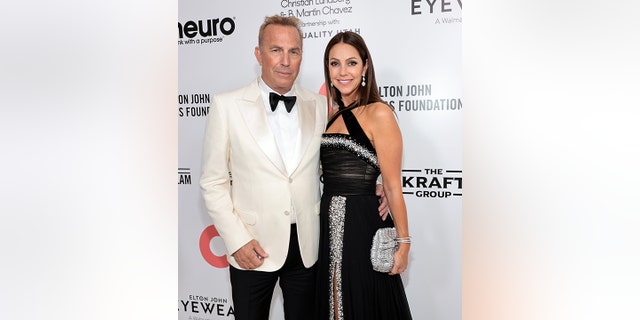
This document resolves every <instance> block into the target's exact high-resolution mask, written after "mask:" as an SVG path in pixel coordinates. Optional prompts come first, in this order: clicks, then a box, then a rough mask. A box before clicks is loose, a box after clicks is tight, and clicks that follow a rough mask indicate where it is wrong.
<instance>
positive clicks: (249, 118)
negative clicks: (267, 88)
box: [238, 82, 288, 176]
mask: <svg viewBox="0 0 640 320" xmlns="http://www.w3.org/2000/svg"><path fill="white" fill-rule="evenodd" d="M238 107H239V108H240V113H241V114H242V117H243V118H244V121H245V123H246V125H247V132H248V133H249V134H250V135H251V136H252V137H253V139H254V140H255V141H256V144H257V145H258V146H259V147H260V149H261V150H262V152H263V153H264V154H265V155H266V156H267V158H269V160H270V161H271V163H273V165H274V166H276V167H277V168H278V170H280V172H281V173H282V174H283V175H285V176H287V175H288V174H287V169H286V168H285V165H284V162H283V161H282V156H281V155H280V151H279V150H278V146H277V144H276V141H275V139H274V138H273V132H272V131H271V127H270V126H269V122H268V120H267V115H266V113H265V109H264V103H263V102H262V96H261V95H260V89H259V88H258V86H257V82H256V84H255V85H252V86H251V87H249V90H247V91H246V92H245V94H244V95H243V97H242V99H241V100H240V103H239V105H238ZM248 160H249V159H248Z"/></svg>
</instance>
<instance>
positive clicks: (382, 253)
mask: <svg viewBox="0 0 640 320" xmlns="http://www.w3.org/2000/svg"><path fill="white" fill-rule="evenodd" d="M397 249H398V242H397V241H396V228H392V227H388V228H380V229H378V231H376V234H375V235H374V236H373V242H372V243H371V264H372V265H373V270H375V271H378V272H385V273H388V272H390V271H391V268H393V254H394V253H395V252H396V250H397Z"/></svg>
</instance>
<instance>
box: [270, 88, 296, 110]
mask: <svg viewBox="0 0 640 320" xmlns="http://www.w3.org/2000/svg"><path fill="white" fill-rule="evenodd" d="M280 100H282V101H284V106H285V108H287V112H291V109H293V105H294V104H296V97H295V96H291V97H285V96H283V95H279V94H277V93H275V92H270V93H269V104H271V111H276V107H278V101H280Z"/></svg>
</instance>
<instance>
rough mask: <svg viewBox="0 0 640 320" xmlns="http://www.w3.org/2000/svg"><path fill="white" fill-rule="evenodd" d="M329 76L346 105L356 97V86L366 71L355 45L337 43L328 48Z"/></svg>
mask: <svg viewBox="0 0 640 320" xmlns="http://www.w3.org/2000/svg"><path fill="white" fill-rule="evenodd" d="M328 67H329V78H330V79H331V83H332V84H333V86H334V87H335V88H336V89H338V91H340V94H342V102H344V105H345V106H347V105H349V104H351V103H352V102H353V101H355V100H356V99H357V98H358V86H360V83H361V82H362V75H364V73H365V71H367V66H366V65H365V64H364V62H363V61H362V59H360V55H359V54H358V51H357V50H356V48H355V47H353V46H352V45H350V44H346V43H342V42H341V43H337V44H336V45H334V46H333V47H332V48H331V49H330V50H329V64H328Z"/></svg>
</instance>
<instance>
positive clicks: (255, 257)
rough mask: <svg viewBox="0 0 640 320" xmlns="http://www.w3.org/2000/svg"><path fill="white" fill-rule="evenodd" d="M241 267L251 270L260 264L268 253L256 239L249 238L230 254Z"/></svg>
mask: <svg viewBox="0 0 640 320" xmlns="http://www.w3.org/2000/svg"><path fill="white" fill-rule="evenodd" d="M232 256H233V258H234V259H236V262H237V263H238V264H239V265H240V267H242V268H243V269H247V270H252V269H255V268H257V267H259V266H261V265H262V263H263V262H264V261H263V260H264V259H265V258H267V257H268V256H269V255H268V254H267V252H265V251H264V249H262V247H261V246H260V244H259V243H258V241H256V240H251V241H249V242H247V244H245V245H244V246H242V248H240V249H238V250H237V251H236V252H234V253H233V254H232Z"/></svg>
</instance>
